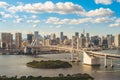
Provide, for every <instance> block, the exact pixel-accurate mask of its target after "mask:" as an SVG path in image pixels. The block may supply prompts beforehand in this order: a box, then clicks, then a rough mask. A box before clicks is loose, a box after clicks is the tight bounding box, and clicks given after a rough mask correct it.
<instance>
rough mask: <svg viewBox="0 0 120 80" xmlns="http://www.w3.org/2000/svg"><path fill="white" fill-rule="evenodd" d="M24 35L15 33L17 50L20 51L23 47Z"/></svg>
mask: <svg viewBox="0 0 120 80" xmlns="http://www.w3.org/2000/svg"><path fill="white" fill-rule="evenodd" d="M21 45H22V33H19V32H17V33H15V46H16V49H19V48H21V47H22V46H21Z"/></svg>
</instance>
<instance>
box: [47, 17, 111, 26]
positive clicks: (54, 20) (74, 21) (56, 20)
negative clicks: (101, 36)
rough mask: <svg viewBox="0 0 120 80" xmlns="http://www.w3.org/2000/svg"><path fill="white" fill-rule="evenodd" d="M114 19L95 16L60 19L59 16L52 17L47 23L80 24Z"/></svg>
mask: <svg viewBox="0 0 120 80" xmlns="http://www.w3.org/2000/svg"><path fill="white" fill-rule="evenodd" d="M110 21H112V19H111V18H109V17H94V18H92V17H91V18H89V17H88V18H79V19H59V18H57V17H50V18H48V19H47V20H46V23H47V24H57V25H62V24H67V25H78V24H83V23H88V22H89V23H106V22H110Z"/></svg>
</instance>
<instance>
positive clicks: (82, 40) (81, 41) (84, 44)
mask: <svg viewBox="0 0 120 80" xmlns="http://www.w3.org/2000/svg"><path fill="white" fill-rule="evenodd" d="M79 44H80V47H81V48H85V47H86V37H80V42H79Z"/></svg>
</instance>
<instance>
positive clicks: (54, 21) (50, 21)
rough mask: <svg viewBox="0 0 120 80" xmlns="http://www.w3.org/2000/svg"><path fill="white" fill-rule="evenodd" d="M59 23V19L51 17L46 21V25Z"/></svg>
mask: <svg viewBox="0 0 120 80" xmlns="http://www.w3.org/2000/svg"><path fill="white" fill-rule="evenodd" d="M57 22H59V18H57V17H50V18H48V19H47V20H46V23H53V24H56V23H57Z"/></svg>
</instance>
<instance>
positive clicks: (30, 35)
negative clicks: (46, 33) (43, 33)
mask: <svg viewBox="0 0 120 80" xmlns="http://www.w3.org/2000/svg"><path fill="white" fill-rule="evenodd" d="M32 38H33V34H27V41H28V42H29V43H30V44H31V42H32Z"/></svg>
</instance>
